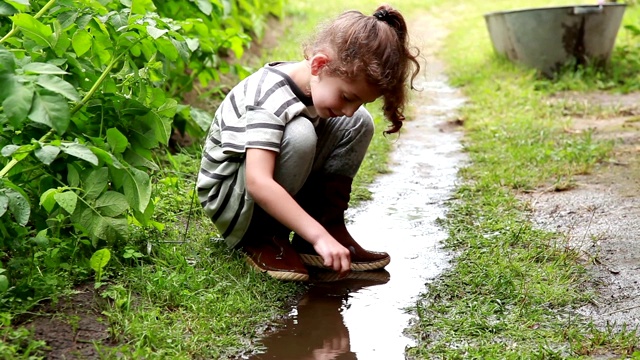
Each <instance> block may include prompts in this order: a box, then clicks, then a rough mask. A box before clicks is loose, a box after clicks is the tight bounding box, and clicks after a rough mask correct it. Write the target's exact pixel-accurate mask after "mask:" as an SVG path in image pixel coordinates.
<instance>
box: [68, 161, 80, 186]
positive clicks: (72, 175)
mask: <svg viewBox="0 0 640 360" xmlns="http://www.w3.org/2000/svg"><path fill="white" fill-rule="evenodd" d="M67 183H68V184H69V186H71V187H78V186H79V185H80V174H79V173H78V169H76V167H75V166H74V165H73V164H71V163H69V164H67Z"/></svg>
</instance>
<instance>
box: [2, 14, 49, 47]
mask: <svg viewBox="0 0 640 360" xmlns="http://www.w3.org/2000/svg"><path fill="white" fill-rule="evenodd" d="M11 19H12V20H13V23H14V24H15V25H16V26H17V27H18V29H20V31H22V33H23V34H24V35H25V36H26V37H28V38H29V39H31V40H33V41H35V43H36V44H38V45H40V46H44V47H53V36H52V35H53V31H51V28H50V27H49V26H47V25H45V24H43V23H41V22H40V21H38V20H37V19H36V18H34V17H33V16H31V15H29V14H24V13H22V14H15V15H13V16H12V17H11Z"/></svg>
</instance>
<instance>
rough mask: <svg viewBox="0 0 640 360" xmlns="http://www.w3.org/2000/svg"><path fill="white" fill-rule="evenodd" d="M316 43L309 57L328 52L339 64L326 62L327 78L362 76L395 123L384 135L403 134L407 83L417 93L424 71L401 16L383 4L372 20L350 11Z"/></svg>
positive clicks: (323, 29) (323, 30)
mask: <svg viewBox="0 0 640 360" xmlns="http://www.w3.org/2000/svg"><path fill="white" fill-rule="evenodd" d="M314 39H315V40H313V41H311V42H310V43H309V44H307V45H306V46H305V49H304V53H305V58H307V59H309V58H311V57H312V56H313V55H315V54H316V53H318V52H319V51H322V50H325V51H327V50H329V51H331V52H332V55H333V59H335V60H337V61H330V62H329V63H328V64H327V67H326V68H325V70H324V71H327V73H328V74H329V75H332V76H339V77H344V78H347V79H357V78H359V77H360V76H362V75H364V77H365V80H366V81H367V83H369V84H370V85H371V86H375V87H376V88H377V89H378V90H379V91H380V93H381V96H382V98H383V101H384V104H383V106H382V110H383V112H384V116H385V118H387V120H389V121H390V122H391V125H390V127H389V128H388V129H387V130H386V131H385V133H386V134H392V133H395V132H398V131H400V128H401V127H402V122H403V121H404V119H405V117H404V114H403V111H404V106H405V104H406V102H407V100H408V99H407V86H406V85H407V80H408V79H409V77H410V78H411V80H410V83H409V85H410V87H411V89H414V87H413V82H414V80H415V78H416V76H417V75H418V72H419V71H420V64H419V63H418V61H417V57H418V54H419V51H418V49H417V48H412V47H411V46H410V44H409V36H408V33H407V24H406V23H405V21H404V17H403V16H402V14H400V12H399V11H397V10H395V9H393V8H392V7H391V6H388V5H382V6H379V7H378V8H377V9H376V11H375V12H374V13H373V15H372V16H366V15H364V14H362V13H361V12H359V11H347V12H344V13H342V14H341V15H340V16H338V18H336V19H335V20H334V21H332V22H330V23H328V24H326V25H324V26H323V27H321V28H320V30H319V31H318V33H317V34H316V35H315V38H314ZM412 66H413V72H411V68H412Z"/></svg>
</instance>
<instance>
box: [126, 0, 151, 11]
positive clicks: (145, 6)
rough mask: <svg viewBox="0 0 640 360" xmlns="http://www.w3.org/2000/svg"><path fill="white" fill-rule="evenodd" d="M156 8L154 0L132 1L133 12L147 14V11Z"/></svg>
mask: <svg viewBox="0 0 640 360" xmlns="http://www.w3.org/2000/svg"><path fill="white" fill-rule="evenodd" d="M155 9H156V7H155V5H153V1H152V0H133V1H131V14H146V13H147V11H149V12H152V11H154V10H155Z"/></svg>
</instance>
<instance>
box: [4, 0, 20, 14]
mask: <svg viewBox="0 0 640 360" xmlns="http://www.w3.org/2000/svg"><path fill="white" fill-rule="evenodd" d="M16 13H18V9H16V8H14V7H13V6H11V4H7V3H6V2H4V1H1V0H0V16H10V15H13V14H16Z"/></svg>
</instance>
